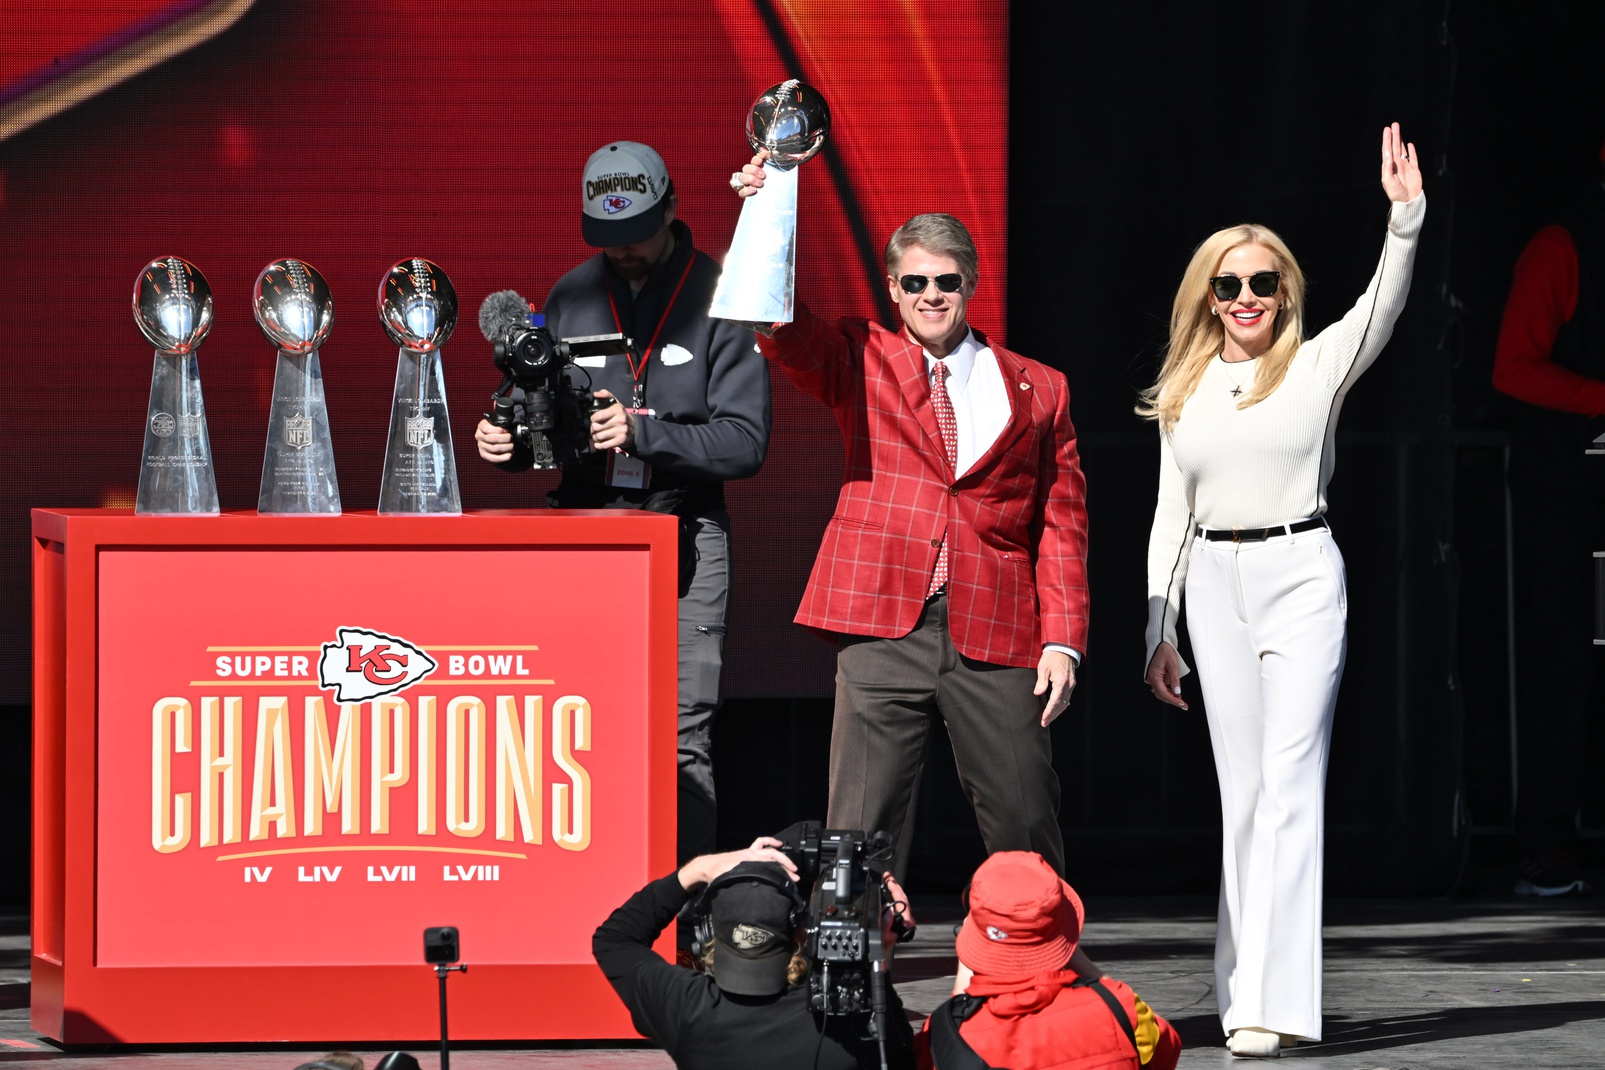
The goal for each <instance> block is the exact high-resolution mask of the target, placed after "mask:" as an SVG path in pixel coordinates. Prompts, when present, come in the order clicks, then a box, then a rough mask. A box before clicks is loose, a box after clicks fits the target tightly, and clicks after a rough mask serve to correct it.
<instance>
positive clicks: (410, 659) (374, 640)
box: [318, 628, 440, 702]
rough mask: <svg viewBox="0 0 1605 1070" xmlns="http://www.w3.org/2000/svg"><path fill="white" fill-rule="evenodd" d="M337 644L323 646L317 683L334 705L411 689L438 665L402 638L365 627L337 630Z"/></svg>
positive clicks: (363, 700) (438, 665)
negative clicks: (329, 696)
mask: <svg viewBox="0 0 1605 1070" xmlns="http://www.w3.org/2000/svg"><path fill="white" fill-rule="evenodd" d="M335 634H336V635H338V636H339V637H340V638H339V640H338V641H337V642H333V643H324V644H323V656H322V657H320V658H319V659H318V684H319V686H321V687H323V688H324V689H325V690H329V691H333V692H334V700H335V701H336V702H367V701H368V700H369V699H375V698H379V697H381V696H383V695H393V694H395V693H396V692H397V691H401V690H403V689H404V688H408V687H411V686H412V685H413V684H416V683H417V682H418V681H419V680H422V679H423V678H424V677H426V676H428V675H429V674H430V673H432V672H434V671H435V670H436V669H438V668H440V663H439V662H437V661H436V660H435V659H434V658H432V657H430V656H429V655H428V654H426V653H424V652H423V651H422V650H420V649H419V648H418V647H415V646H413V645H412V644H411V643H409V642H407V641H406V640H405V639H397V638H396V637H395V636H393V635H386V634H385V633H384V632H376V631H373V630H371V629H368V628H337V629H336V630H335Z"/></svg>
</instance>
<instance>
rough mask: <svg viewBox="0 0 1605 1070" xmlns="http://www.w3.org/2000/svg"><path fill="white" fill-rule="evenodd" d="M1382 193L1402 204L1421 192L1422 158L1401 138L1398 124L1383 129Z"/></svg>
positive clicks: (1413, 147) (1414, 148)
mask: <svg viewBox="0 0 1605 1070" xmlns="http://www.w3.org/2000/svg"><path fill="white" fill-rule="evenodd" d="M1382 192H1383V193H1386V194H1387V195H1388V200H1390V201H1398V202H1399V203H1401V204H1402V203H1404V202H1405V201H1408V200H1414V199H1415V197H1416V195H1417V194H1419V193H1420V192H1421V158H1420V157H1419V156H1417V155H1416V147H1415V146H1414V145H1412V144H1409V143H1408V142H1406V141H1404V140H1403V139H1401V138H1400V136H1399V124H1398V123H1394V124H1393V125H1391V126H1384V127H1383V128H1382Z"/></svg>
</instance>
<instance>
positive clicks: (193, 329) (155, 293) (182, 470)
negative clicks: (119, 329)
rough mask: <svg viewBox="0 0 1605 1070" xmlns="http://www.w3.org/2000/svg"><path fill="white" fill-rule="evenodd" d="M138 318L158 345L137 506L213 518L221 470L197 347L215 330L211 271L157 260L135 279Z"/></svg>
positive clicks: (184, 262) (177, 261)
mask: <svg viewBox="0 0 1605 1070" xmlns="http://www.w3.org/2000/svg"><path fill="white" fill-rule="evenodd" d="M134 321H135V322H136V323H138V324H139V330H140V333H141V334H143V335H144V336H145V339H146V341H148V342H150V344H151V345H153V346H155V347H156V358H155V363H154V364H153V365H152V366H151V375H150V405H149V407H148V408H147V409H146V415H145V450H144V455H143V457H142V459H141V461H140V467H139V491H138V493H137V494H136V495H135V497H134V512H135V513H138V514H140V515H142V516H143V515H159V514H164V513H167V514H180V515H190V516H216V515H217V513H218V505H217V473H216V472H215V471H214V470H213V468H212V445H211V440H210V439H209V438H208V437H207V434H206V406H205V404H204V402H203V401H202V399H201V370H200V365H199V364H198V363H197V355H196V352H195V350H196V348H197V347H198V346H199V345H200V344H201V341H202V339H204V338H205V337H206V332H207V331H209V330H211V329H212V288H211V287H210V286H208V285H207V283H206V276H205V275H202V274H201V272H200V270H199V269H197V268H196V267H195V265H194V264H191V263H189V262H188V261H187V260H183V259H181V258H179V257H176V256H164V257H161V258H160V259H157V260H152V261H151V262H150V263H149V264H146V265H145V266H144V267H143V268H142V269H141V270H140V272H139V277H138V278H136V279H135V280H134Z"/></svg>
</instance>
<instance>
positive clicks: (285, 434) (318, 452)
mask: <svg viewBox="0 0 1605 1070" xmlns="http://www.w3.org/2000/svg"><path fill="white" fill-rule="evenodd" d="M256 511H257V512H258V513H260V514H262V515H263V516H309V515H310V516H339V515H340V481H339V480H338V479H337V478H336V476H335V471H334V442H333V440H332V439H331V437H330V435H329V409H328V406H327V405H326V404H325V403H324V398H323V370H322V368H321V367H320V365H319V363H318V352H317V350H313V351H312V352H310V353H300V354H298V353H286V352H285V351H284V350H282V349H281V350H279V357H278V367H277V368H276V369H275V370H274V373H273V404H272V405H271V406H270V408H269V410H268V437H267V449H266V451H265V452H264V454H263V456H262V488H261V491H260V493H259V494H258V495H257V499H256Z"/></svg>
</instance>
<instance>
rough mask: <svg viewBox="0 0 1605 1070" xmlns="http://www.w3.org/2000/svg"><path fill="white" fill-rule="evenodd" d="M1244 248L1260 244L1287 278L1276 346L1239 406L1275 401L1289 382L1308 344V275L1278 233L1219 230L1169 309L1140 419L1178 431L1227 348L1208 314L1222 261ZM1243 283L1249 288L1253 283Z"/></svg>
mask: <svg viewBox="0 0 1605 1070" xmlns="http://www.w3.org/2000/svg"><path fill="white" fill-rule="evenodd" d="M1244 245H1260V246H1264V247H1265V248H1266V249H1269V250H1270V253H1271V259H1272V261H1274V262H1275V264H1276V270H1278V271H1280V272H1281V273H1282V281H1281V286H1280V288H1279V289H1278V290H1277V293H1278V294H1279V295H1280V296H1281V308H1280V309H1279V310H1278V311H1277V313H1276V319H1275V320H1274V321H1273V323H1272V326H1271V330H1272V336H1271V346H1270V348H1269V349H1268V350H1266V351H1265V353H1264V354H1263V355H1261V356H1260V358H1259V361H1260V367H1259V372H1258V374H1257V375H1256V376H1255V378H1254V386H1253V389H1251V390H1249V391H1248V393H1247V394H1246V395H1244V397H1243V399H1242V400H1241V401H1239V402H1238V403H1237V407H1238V408H1239V409H1246V408H1248V407H1249V406H1250V405H1257V404H1259V403H1260V402H1262V401H1264V400H1265V399H1266V398H1268V397H1270V396H1271V394H1272V392H1274V391H1275V390H1276V388H1277V387H1279V386H1281V385H1282V380H1283V379H1284V378H1286V377H1287V369H1288V365H1290V364H1291V363H1292V362H1293V354H1294V353H1296V352H1298V347H1299V346H1300V345H1302V344H1303V342H1304V273H1303V272H1302V271H1300V270H1299V266H1298V261H1297V260H1295V259H1293V253H1292V252H1291V251H1290V250H1289V249H1288V247H1287V243H1286V242H1284V241H1283V240H1282V239H1281V238H1280V237H1279V236H1278V235H1277V234H1276V232H1275V231H1273V230H1270V229H1269V228H1266V227H1261V226H1257V225H1255V224H1253V223H1244V224H1241V225H1239V226H1235V227H1227V228H1226V229H1225V230H1217V231H1216V232H1215V233H1213V234H1211V235H1210V236H1209V237H1207V238H1205V239H1204V240H1203V241H1202V242H1200V243H1199V244H1198V248H1196V249H1194V250H1193V256H1192V259H1191V260H1189V261H1188V262H1187V270H1186V271H1185V272H1184V273H1183V274H1182V277H1181V286H1180V287H1178V288H1177V290H1176V300H1175V302H1174V303H1173V304H1172V306H1171V310H1170V342H1169V344H1168V345H1167V346H1166V347H1165V362H1164V364H1163V365H1161V366H1160V368H1159V378H1158V379H1157V380H1155V381H1154V385H1153V386H1151V387H1149V388H1148V389H1147V390H1144V391H1143V392H1142V394H1141V398H1142V401H1141V402H1140V403H1139V404H1138V406H1137V415H1138V416H1141V417H1143V418H1144V419H1147V420H1158V421H1159V426H1160V427H1161V428H1163V429H1164V430H1166V431H1169V430H1170V429H1171V428H1172V427H1174V426H1176V421H1177V420H1178V419H1180V418H1181V407H1182V406H1183V405H1184V404H1186V402H1187V399H1188V398H1190V397H1192V396H1193V391H1194V390H1196V389H1198V380H1199V379H1201V378H1203V375H1204V369H1205V368H1207V367H1208V366H1209V362H1210V361H1212V360H1214V359H1215V357H1216V356H1217V355H1218V354H1219V353H1220V352H1221V350H1222V348H1223V347H1224V346H1225V343H1226V328H1225V327H1223V326H1222V325H1221V317H1220V316H1214V315H1211V314H1210V311H1209V310H1210V306H1211V305H1212V304H1213V303H1214V296H1215V295H1214V294H1213V293H1211V292H1210V288H1209V280H1210V278H1211V277H1212V276H1214V274H1215V273H1216V272H1217V271H1218V270H1219V269H1220V262H1221V259H1222V258H1223V257H1225V255H1226V254H1227V253H1229V252H1231V251H1232V250H1233V249H1236V248H1238V247H1240V246H1244ZM1243 281H1244V284H1245V285H1246V284H1247V281H1248V280H1247V279H1245V280H1243ZM1200 298H1203V300H1200Z"/></svg>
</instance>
